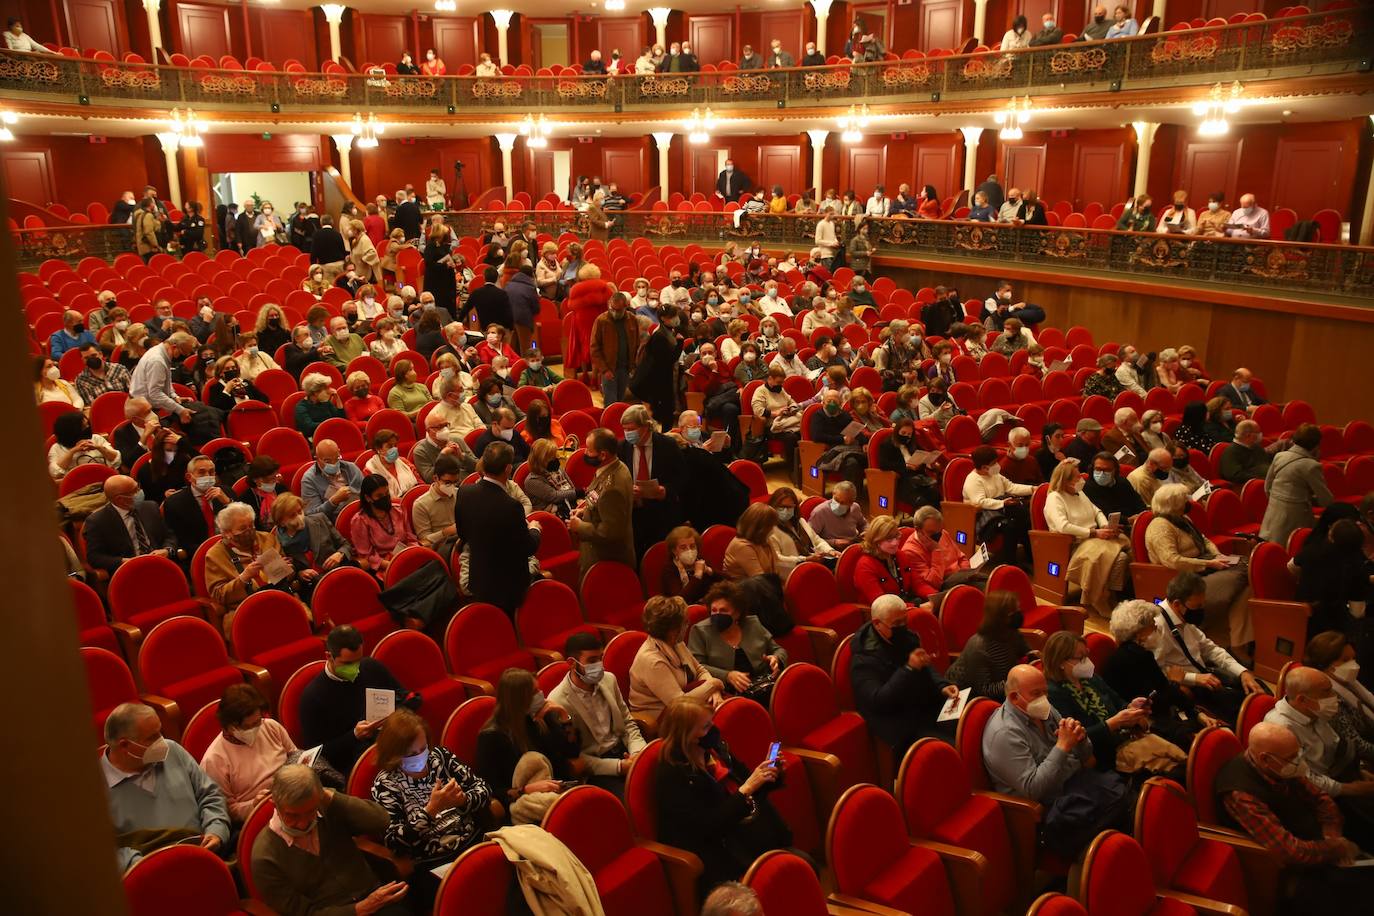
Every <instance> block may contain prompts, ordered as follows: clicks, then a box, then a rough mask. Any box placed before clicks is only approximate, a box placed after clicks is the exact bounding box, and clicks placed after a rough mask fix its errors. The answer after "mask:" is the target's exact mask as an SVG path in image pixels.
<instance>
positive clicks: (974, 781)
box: [954, 697, 998, 791]
mask: <svg viewBox="0 0 1374 916" xmlns="http://www.w3.org/2000/svg"><path fill="white" fill-rule="evenodd" d="M997 708H998V703H997V701H996V700H989V699H987V698H986V697H982V698H979V699H976V700H972V701H970V702H969V703H968V705H967V706H965V707H964V712H963V714H962V715H960V716H959V728H958V730H957V732H956V733H955V738H954V743H955V745H956V746H957V747H958V750H959V759H960V760H962V761H963V762H964V776H965V777H966V778H967V779H968V784H969V786H970V787H971V788H972V789H974V790H976V791H983V790H987V789H991V788H992V783H991V781H990V780H989V779H988V771H987V768H986V767H985V766H983V730H984V729H986V728H987V726H988V720H989V719H991V718H992V715H993V713H995V712H997Z"/></svg>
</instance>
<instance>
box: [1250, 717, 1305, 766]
mask: <svg viewBox="0 0 1374 916" xmlns="http://www.w3.org/2000/svg"><path fill="white" fill-rule="evenodd" d="M1249 747H1250V751H1251V753H1254V754H1271V755H1273V756H1275V757H1279V758H1282V759H1284V760H1287V759H1288V758H1290V757H1293V756H1294V755H1296V754H1297V752H1298V736H1297V735H1295V734H1293V733H1292V732H1290V731H1289V730H1288V729H1287V728H1284V727H1283V726H1282V725H1279V724H1278V723H1277V722H1258V723H1256V724H1255V725H1254V727H1252V728H1251V729H1250V745H1249Z"/></svg>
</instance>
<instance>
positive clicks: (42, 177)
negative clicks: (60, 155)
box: [0, 150, 54, 207]
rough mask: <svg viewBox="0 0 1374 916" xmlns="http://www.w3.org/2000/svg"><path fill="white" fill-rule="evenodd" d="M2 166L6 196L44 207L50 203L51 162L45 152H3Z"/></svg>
mask: <svg viewBox="0 0 1374 916" xmlns="http://www.w3.org/2000/svg"><path fill="white" fill-rule="evenodd" d="M0 162H3V164H4V170H5V190H6V192H7V196H9V197H14V198H18V199H19V200H26V201H29V202H30V203H35V204H38V205H39V206H43V207H46V206H47V205H48V204H50V203H52V202H53V200H54V198H53V184H52V160H51V159H50V158H49V156H48V152H47V150H5V151H3V152H0Z"/></svg>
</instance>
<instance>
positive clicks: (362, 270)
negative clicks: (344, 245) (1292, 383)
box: [348, 219, 382, 286]
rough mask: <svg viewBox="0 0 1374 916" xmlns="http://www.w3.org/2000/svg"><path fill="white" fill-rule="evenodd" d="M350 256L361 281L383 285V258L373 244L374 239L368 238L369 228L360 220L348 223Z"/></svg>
mask: <svg viewBox="0 0 1374 916" xmlns="http://www.w3.org/2000/svg"><path fill="white" fill-rule="evenodd" d="M348 230H349V238H348V245H349V248H348V256H349V258H350V259H351V260H352V261H353V268H354V270H355V271H357V274H358V277H359V279H361V280H362V281H363V282H364V283H368V282H371V283H375V284H377V285H378V286H381V284H382V258H381V255H379V254H378V253H377V246H376V245H373V244H372V239H370V238H368V237H367V227H366V226H364V225H363V221H362V220H360V219H355V220H351V221H350V222H349V223H348Z"/></svg>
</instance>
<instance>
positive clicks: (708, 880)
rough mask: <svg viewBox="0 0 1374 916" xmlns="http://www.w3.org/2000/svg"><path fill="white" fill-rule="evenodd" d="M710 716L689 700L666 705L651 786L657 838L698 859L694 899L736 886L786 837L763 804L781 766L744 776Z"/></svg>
mask: <svg viewBox="0 0 1374 916" xmlns="http://www.w3.org/2000/svg"><path fill="white" fill-rule="evenodd" d="M713 717H714V714H713V713H712V711H711V708H710V707H709V706H707V705H706V704H705V703H703V702H701V701H700V700H697V699H694V698H691V697H681V698H679V699H676V700H673V702H672V703H670V704H669V705H668V708H667V709H665V710H664V712H663V716H662V718H661V719H660V728H659V733H660V734H661V735H662V738H663V750H662V754H661V758H660V759H661V762H660V764H659V767H658V774H657V777H656V779H655V780H654V796H655V800H656V802H657V807H658V816H659V838H660V839H661V840H662V842H664V843H668V844H671V845H672V846H675V847H677V848H679V849H685V850H687V851H688V852H691V853H693V854H695V855H696V856H697V857H698V858H700V859H701V862H702V866H703V868H702V873H701V875H700V876H699V877H698V879H697V889H698V895H699V896H704V895H705V893H706V892H707V891H708V890H709V889H710V888H712V887H715V886H716V885H717V884H719V883H721V882H722V881H734V880H738V879H739V878H740V877H742V876H743V875H744V872H745V871H746V870H747V869H748V868H749V866H750V865H751V864H753V861H754V859H756V858H757V857H758V856H760V855H762V854H763V853H765V852H768V851H770V850H773V849H782V848H785V847H788V846H790V845H791V843H792V831H791V830H789V829H788V827H787V824H786V822H784V821H783V819H782V818H781V817H780V816H779V815H778V813H777V811H776V810H775V809H774V808H773V806H772V805H771V804H770V803H769V801H768V794H769V792H771V791H772V790H773V789H774V788H776V787H777V785H778V781H777V780H778V775H779V774H780V773H781V772H782V769H783V761H782V760H781V759H779V760H778V761H776V763H774V762H769V761H767V760H765V761H763V762H761V763H760V764H759V765H758V766H757V767H755V768H754V769H753V770H752V771H751V770H750V769H749V768H748V767H746V766H744V765H743V764H742V763H740V762H739V761H738V760H736V759H735V758H734V756H733V755H731V754H730V751H729V749H728V748H727V747H725V745H724V743H723V742H722V741H721V737H720V730H719V729H717V728H716V727H715V725H714V724H713V723H712V721H711V720H712V718H713ZM717 773H721V775H719V776H718V775H717Z"/></svg>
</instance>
